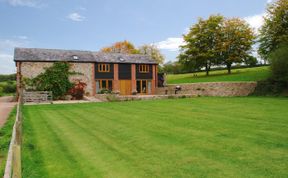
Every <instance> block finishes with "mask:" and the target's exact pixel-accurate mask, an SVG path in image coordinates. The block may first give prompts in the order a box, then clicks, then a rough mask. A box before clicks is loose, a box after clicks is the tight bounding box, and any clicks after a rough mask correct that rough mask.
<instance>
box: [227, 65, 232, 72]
mask: <svg viewBox="0 0 288 178" xmlns="http://www.w3.org/2000/svg"><path fill="white" fill-rule="evenodd" d="M227 69H228V74H231V64H230V63H228V64H227Z"/></svg>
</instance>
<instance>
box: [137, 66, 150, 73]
mask: <svg viewBox="0 0 288 178" xmlns="http://www.w3.org/2000/svg"><path fill="white" fill-rule="evenodd" d="M139 72H140V73H148V72H149V65H147V64H141V65H139Z"/></svg>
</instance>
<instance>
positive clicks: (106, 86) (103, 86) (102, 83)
mask: <svg viewBox="0 0 288 178" xmlns="http://www.w3.org/2000/svg"><path fill="white" fill-rule="evenodd" d="M112 84H113V82H112V80H96V91H97V93H99V92H101V91H102V90H110V91H112V89H113V86H112Z"/></svg>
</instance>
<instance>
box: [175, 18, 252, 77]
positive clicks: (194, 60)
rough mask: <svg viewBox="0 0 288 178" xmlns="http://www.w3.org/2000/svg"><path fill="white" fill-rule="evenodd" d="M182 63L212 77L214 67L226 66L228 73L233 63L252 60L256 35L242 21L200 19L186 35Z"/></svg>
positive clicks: (182, 50) (181, 54)
mask: <svg viewBox="0 0 288 178" xmlns="http://www.w3.org/2000/svg"><path fill="white" fill-rule="evenodd" d="M183 38H184V41H185V43H186V44H185V45H183V46H181V53H180V55H179V56H178V58H179V61H180V62H181V63H182V64H184V65H185V66H189V67H191V68H194V69H200V68H203V67H204V68H205V70H206V74H207V75H209V71H210V68H211V66H213V65H226V66H227V69H228V73H230V72H231V66H232V64H233V63H240V62H244V60H245V58H247V56H249V54H250V52H251V49H252V45H253V43H254V39H255V35H254V33H253V31H252V29H251V28H250V27H249V25H248V24H247V23H246V22H245V21H244V20H241V19H240V18H230V19H229V18H224V17H223V16H221V15H212V16H210V17H209V18H208V19H207V20H203V19H202V18H200V19H199V20H198V22H197V23H196V24H195V25H193V26H192V27H191V28H190V31H189V33H188V34H187V35H184V37H183Z"/></svg>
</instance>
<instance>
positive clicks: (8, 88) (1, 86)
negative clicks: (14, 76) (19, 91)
mask: <svg viewBox="0 0 288 178" xmlns="http://www.w3.org/2000/svg"><path fill="white" fill-rule="evenodd" d="M15 92H16V81H11V82H0V96H6V95H13V94H14V93H15Z"/></svg>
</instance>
